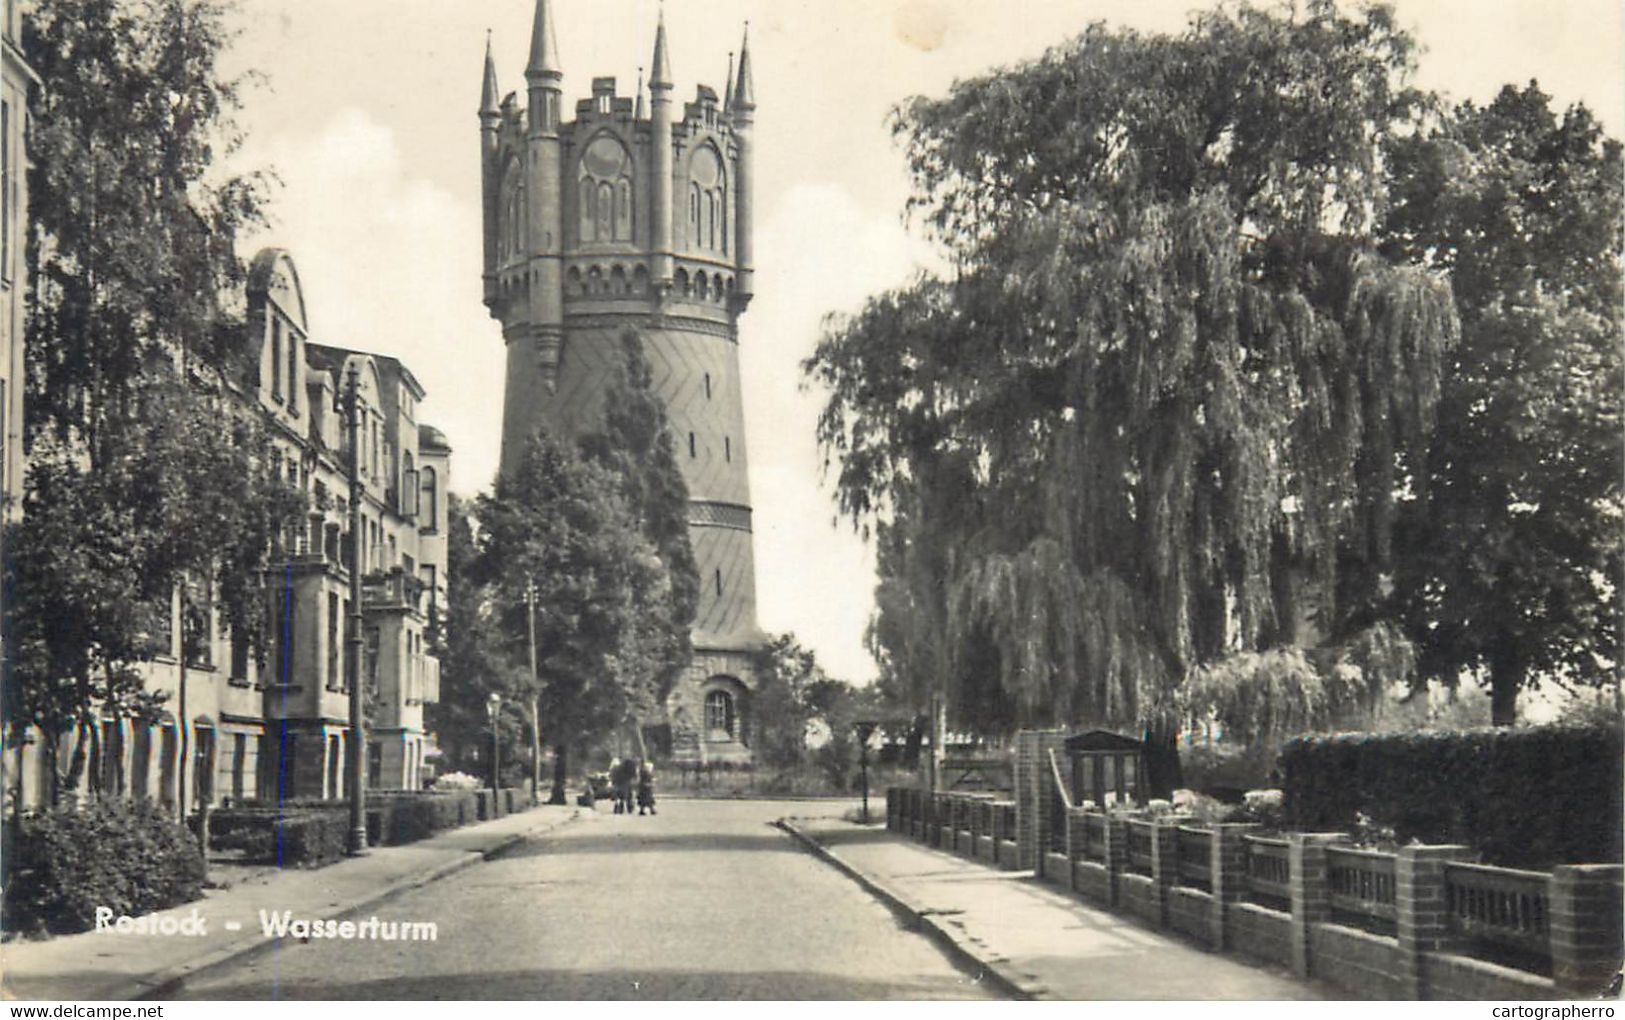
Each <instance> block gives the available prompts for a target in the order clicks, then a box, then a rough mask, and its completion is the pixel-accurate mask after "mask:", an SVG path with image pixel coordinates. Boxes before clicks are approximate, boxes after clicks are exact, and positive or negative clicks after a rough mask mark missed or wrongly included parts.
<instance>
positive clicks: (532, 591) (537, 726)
mask: <svg viewBox="0 0 1625 1020" xmlns="http://www.w3.org/2000/svg"><path fill="white" fill-rule="evenodd" d="M525 637H526V639H527V641H526V645H527V647H528V649H529V651H530V697H529V698H528V699H526V700H528V701H529V702H530V802H531V803H532V804H539V803H541V794H540V792H539V791H538V787H540V786H541V777H542V711H541V706H540V705H539V704H538V702H539V701H541V698H542V692H541V686H540V685H539V684H538V683H537V682H536V582H535V580H533V579H531V578H528V577H527V578H526V579H525Z"/></svg>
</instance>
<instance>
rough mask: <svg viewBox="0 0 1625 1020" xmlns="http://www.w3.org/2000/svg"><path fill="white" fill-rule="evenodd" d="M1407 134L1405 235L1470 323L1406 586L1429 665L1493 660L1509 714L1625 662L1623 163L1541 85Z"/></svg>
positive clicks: (1483, 668)
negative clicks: (1554, 683) (1533, 693)
mask: <svg viewBox="0 0 1625 1020" xmlns="http://www.w3.org/2000/svg"><path fill="white" fill-rule="evenodd" d="M1389 148H1390V156H1389V160H1388V165H1389V166H1390V168H1391V170H1390V173H1391V175H1392V178H1393V180H1392V191H1393V203H1392V206H1391V208H1390V209H1389V210H1388V214H1387V216H1386V218H1385V220H1384V223H1383V228H1384V235H1385V238H1386V241H1387V247H1388V248H1389V250H1391V251H1392V252H1394V253H1395V255H1396V256H1398V257H1402V258H1407V259H1412V260H1415V261H1417V262H1420V263H1423V264H1426V265H1429V266H1433V267H1437V268H1439V269H1442V270H1448V271H1449V272H1450V275H1451V279H1452V281H1453V282H1454V285H1455V295H1456V302H1457V306H1458V308H1459V310H1460V314H1461V324H1462V342H1461V344H1460V345H1459V346H1458V347H1457V348H1456V350H1455V352H1454V354H1453V356H1452V357H1451V359H1450V362H1449V365H1448V371H1446V372H1445V374H1444V389H1443V394H1442V397H1441V407H1440V421H1439V428H1438V430H1437V431H1436V433H1435V434H1434V437H1433V442H1432V445H1431V448H1430V450H1429V453H1428V466H1429V472H1428V474H1427V476H1426V479H1425V484H1422V485H1420V486H1418V491H1417V493H1416V495H1417V497H1418V498H1417V499H1416V500H1415V501H1414V502H1413V503H1412V504H1410V508H1409V509H1410V511H1411V512H1410V513H1408V514H1407V515H1406V516H1405V517H1404V518H1403V526H1402V528H1401V539H1400V541H1401V542H1402V544H1403V547H1404V549H1405V555H1404V556H1402V557H1400V558H1399V562H1400V565H1401V569H1400V571H1399V572H1398V577H1397V583H1398V586H1399V592H1398V598H1399V600H1400V602H1401V603H1402V604H1403V605H1404V607H1405V609H1406V616H1407V619H1408V622H1409V623H1410V625H1411V628H1412V630H1413V632H1414V633H1415V634H1416V636H1417V639H1418V641H1419V643H1420V644H1421V646H1422V649H1423V660H1422V668H1423V672H1424V673H1425V674H1426V675H1427V676H1430V677H1434V678H1438V679H1440V680H1442V681H1444V682H1446V683H1450V684H1454V683H1455V682H1456V680H1457V678H1458V677H1459V676H1461V674H1462V672H1463V671H1464V670H1465V671H1472V672H1474V673H1476V674H1477V675H1478V676H1479V677H1480V678H1481V679H1482V680H1483V681H1484V683H1485V684H1486V685H1487V686H1488V687H1489V690H1490V694H1491V709H1492V712H1491V715H1492V718H1493V721H1494V722H1495V723H1497V724H1500V725H1507V724H1510V723H1512V722H1513V721H1514V720H1515V718H1516V707H1517V697H1518V694H1519V692H1520V691H1522V690H1525V689H1527V688H1530V687H1534V686H1537V685H1538V684H1539V682H1540V680H1541V678H1542V677H1548V678H1552V679H1555V680H1558V681H1559V682H1563V683H1578V684H1583V685H1602V684H1606V683H1608V682H1610V680H1612V679H1613V678H1614V675H1615V673H1614V671H1615V668H1616V666H1617V664H1618V662H1619V661H1620V641H1619V613H1618V604H1617V601H1616V598H1617V593H1618V589H1617V585H1618V584H1619V581H1620V577H1621V571H1622V567H1625V558H1622V555H1621V553H1622V544H1621V543H1622V538H1621V534H1620V520H1621V517H1622V514H1625V501H1622V495H1621V476H1620V463H1621V461H1622V459H1625V442H1622V433H1621V415H1620V410H1621V409H1620V392H1621V370H1622V365H1621V357H1620V346H1619V343H1620V335H1621V326H1622V322H1621V300H1622V295H1621V285H1620V281H1621V233H1622V230H1625V219H1622V216H1621V205H1622V203H1621V192H1622V183H1621V182H1622V179H1625V164H1622V160H1621V149H1620V143H1619V142H1618V141H1617V140H1615V139H1612V138H1608V137H1606V136H1605V135H1604V134H1603V131H1602V128H1601V126H1600V125H1599V124H1598V123H1597V122H1596V120H1595V118H1593V116H1592V115H1591V113H1590V111H1589V110H1587V109H1586V108H1585V107H1584V106H1575V107H1571V108H1570V109H1568V110H1567V111H1565V112H1564V113H1563V114H1562V115H1561V116H1560V115H1559V114H1558V113H1557V112H1556V111H1554V110H1553V109H1552V107H1551V100H1550V97H1548V96H1546V95H1545V94H1544V93H1542V92H1541V91H1540V89H1539V87H1538V86H1537V85H1535V84H1534V83H1533V82H1531V83H1530V84H1529V85H1528V86H1527V87H1525V88H1522V89H1519V88H1514V87H1512V86H1507V87H1506V88H1504V89H1502V90H1501V92H1500V94H1499V95H1497V96H1496V98H1495V100H1494V101H1493V102H1492V103H1490V104H1489V105H1488V106H1484V107H1479V106H1476V105H1474V104H1473V103H1470V102H1469V103H1462V104H1461V105H1460V106H1458V107H1456V108H1455V109H1454V110H1453V111H1450V112H1449V114H1448V115H1447V116H1446V117H1445V118H1444V119H1443V122H1442V123H1440V124H1439V125H1438V126H1436V127H1435V128H1434V129H1433V130H1432V131H1430V132H1427V133H1425V134H1418V135H1416V136H1413V137H1406V138H1396V139H1394V140H1392V142H1391V143H1390V146H1389Z"/></svg>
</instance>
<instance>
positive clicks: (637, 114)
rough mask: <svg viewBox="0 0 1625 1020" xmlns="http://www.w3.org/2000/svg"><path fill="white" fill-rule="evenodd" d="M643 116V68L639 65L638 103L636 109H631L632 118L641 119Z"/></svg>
mask: <svg viewBox="0 0 1625 1020" xmlns="http://www.w3.org/2000/svg"><path fill="white" fill-rule="evenodd" d="M643 116H644V114H643V68H641V67H640V68H638V105H637V109H635V110H634V111H632V119H633V120H642V119H643Z"/></svg>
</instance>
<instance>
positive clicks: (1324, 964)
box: [1309, 924, 1476, 999]
mask: <svg viewBox="0 0 1625 1020" xmlns="http://www.w3.org/2000/svg"><path fill="white" fill-rule="evenodd" d="M1309 957H1310V960H1311V964H1312V966H1313V968H1314V972H1315V976H1316V977H1318V978H1320V979H1321V980H1323V981H1328V982H1330V983H1332V984H1334V985H1336V986H1337V987H1339V988H1341V989H1343V990H1344V991H1346V992H1349V993H1351V994H1352V995H1354V996H1356V997H1357V998H1361V999H1403V998H1405V985H1404V982H1403V980H1401V978H1400V977H1399V974H1400V959H1399V940H1398V939H1395V938H1391V937H1389V936H1385V935H1373V934H1372V933H1371V932H1368V931H1361V930H1359V929H1358V928H1346V927H1344V926H1342V925H1340V924H1316V925H1312V926H1311V927H1310V929H1309ZM1469 998H1476V996H1469Z"/></svg>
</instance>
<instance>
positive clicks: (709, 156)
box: [688, 145, 728, 253]
mask: <svg viewBox="0 0 1625 1020" xmlns="http://www.w3.org/2000/svg"><path fill="white" fill-rule="evenodd" d="M724 176H725V175H724V173H723V169H722V160H721V158H720V157H719V156H718V155H717V150H716V149H715V148H713V147H712V146H710V145H703V146H701V147H700V148H699V149H697V150H695V152H694V159H693V161H692V162H691V163H690V164H689V169H688V178H689V182H690V183H689V188H688V243H689V247H691V248H698V249H700V250H702V251H714V252H722V253H726V252H727V250H728V240H727V234H728V224H727V218H728V216H727V206H726V204H725V194H726V193H725V191H724V184H725V183H726V181H725V180H724Z"/></svg>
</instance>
